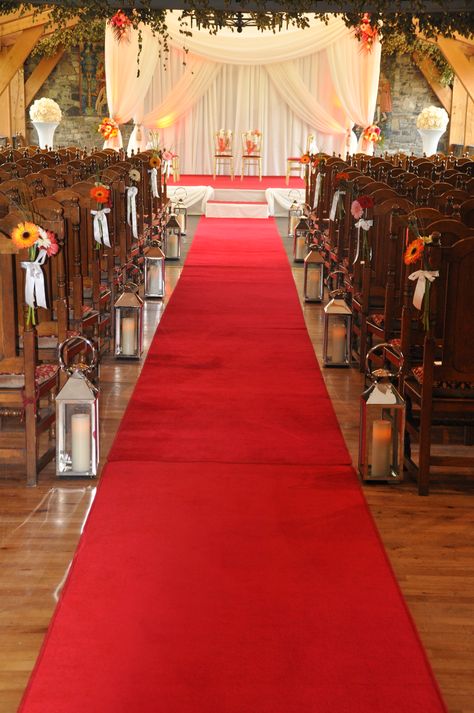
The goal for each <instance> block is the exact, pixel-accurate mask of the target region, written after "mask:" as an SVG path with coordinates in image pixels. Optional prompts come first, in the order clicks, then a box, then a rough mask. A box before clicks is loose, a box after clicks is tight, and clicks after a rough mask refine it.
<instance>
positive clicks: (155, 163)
mask: <svg viewBox="0 0 474 713" xmlns="http://www.w3.org/2000/svg"><path fill="white" fill-rule="evenodd" d="M150 166H151V168H159V167H160V166H161V158H160V157H159V156H156V155H153V156H151V158H150Z"/></svg>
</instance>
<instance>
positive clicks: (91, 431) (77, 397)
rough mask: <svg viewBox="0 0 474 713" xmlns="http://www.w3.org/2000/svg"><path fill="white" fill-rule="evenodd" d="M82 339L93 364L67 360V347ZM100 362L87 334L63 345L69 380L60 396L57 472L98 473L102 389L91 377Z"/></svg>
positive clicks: (76, 474) (62, 351) (60, 352)
mask: <svg viewBox="0 0 474 713" xmlns="http://www.w3.org/2000/svg"><path fill="white" fill-rule="evenodd" d="M78 339H81V340H82V341H83V342H85V343H86V344H87V346H88V347H89V349H90V350H91V352H92V360H91V363H90V364H85V363H79V364H71V365H66V364H65V363H64V358H63V355H64V348H65V347H66V346H67V345H68V344H69V343H72V342H77V340H78ZM96 364H97V352H96V349H95V347H94V345H93V344H92V342H90V341H89V340H88V339H86V338H85V337H70V338H69V339H66V340H65V341H64V342H62V343H61V344H60V345H59V365H60V367H61V369H62V370H63V371H64V372H66V373H67V374H69V379H68V380H67V381H66V383H65V385H64V386H63V388H62V389H61V391H60V392H59V394H58V395H57V396H56V475H58V476H60V477H69V476H90V477H94V476H95V475H97V465H98V463H99V392H98V389H97V388H96V387H95V386H94V384H92V383H91V382H90V381H89V379H88V378H87V376H86V374H87V372H89V371H92V370H93V369H94V368H95V366H96Z"/></svg>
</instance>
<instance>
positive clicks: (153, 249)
mask: <svg viewBox="0 0 474 713" xmlns="http://www.w3.org/2000/svg"><path fill="white" fill-rule="evenodd" d="M164 296H165V254H164V252H163V251H162V249H161V248H160V243H159V242H158V241H157V240H153V241H152V243H151V245H150V247H149V248H147V249H146V252H145V297H164Z"/></svg>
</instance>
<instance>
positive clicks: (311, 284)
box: [304, 263, 324, 302]
mask: <svg viewBox="0 0 474 713" xmlns="http://www.w3.org/2000/svg"><path fill="white" fill-rule="evenodd" d="M304 271H305V277H304V297H305V300H307V301H308V302H321V300H322V298H323V287H324V282H323V264H322V263H318V264H314V265H312V264H311V263H305V267H304Z"/></svg>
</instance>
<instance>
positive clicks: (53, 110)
mask: <svg viewBox="0 0 474 713" xmlns="http://www.w3.org/2000/svg"><path fill="white" fill-rule="evenodd" d="M30 119H31V121H44V122H48V123H55V124H59V122H60V121H61V119H62V113H61V109H60V108H59V104H57V103H56V102H55V101H54V99H48V98H47V97H41V99H36V101H34V102H33V104H32V105H31V106H30Z"/></svg>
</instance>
